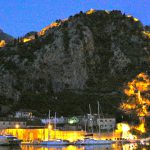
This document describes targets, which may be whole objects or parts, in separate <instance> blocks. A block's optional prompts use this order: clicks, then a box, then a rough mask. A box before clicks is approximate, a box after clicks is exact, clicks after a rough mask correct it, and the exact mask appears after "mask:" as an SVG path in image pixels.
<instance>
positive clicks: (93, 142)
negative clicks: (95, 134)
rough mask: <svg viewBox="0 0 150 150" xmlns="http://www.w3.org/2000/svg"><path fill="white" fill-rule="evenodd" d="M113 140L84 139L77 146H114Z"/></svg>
mask: <svg viewBox="0 0 150 150" xmlns="http://www.w3.org/2000/svg"><path fill="white" fill-rule="evenodd" d="M112 143H113V141H111V140H96V139H92V138H84V139H83V140H77V141H76V142H75V143H74V144H75V145H104V144H112Z"/></svg>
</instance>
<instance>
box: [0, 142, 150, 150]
mask: <svg viewBox="0 0 150 150" xmlns="http://www.w3.org/2000/svg"><path fill="white" fill-rule="evenodd" d="M0 150H150V144H149V143H145V144H142V145H141V144H136V143H133V144H113V145H91V146H78V147H77V146H73V145H70V146H49V147H47V146H29V145H22V146H20V147H7V146H0Z"/></svg>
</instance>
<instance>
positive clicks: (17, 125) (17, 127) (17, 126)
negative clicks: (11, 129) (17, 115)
mask: <svg viewBox="0 0 150 150" xmlns="http://www.w3.org/2000/svg"><path fill="white" fill-rule="evenodd" d="M15 127H16V136H17V137H18V129H19V127H20V126H19V124H18V123H17V124H16V125H15Z"/></svg>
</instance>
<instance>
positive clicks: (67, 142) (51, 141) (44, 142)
mask: <svg viewBox="0 0 150 150" xmlns="http://www.w3.org/2000/svg"><path fill="white" fill-rule="evenodd" d="M40 144H41V145H69V144H70V142H69V141H67V140H61V139H60V140H59V139H57V140H48V141H42V142H41V143H40Z"/></svg>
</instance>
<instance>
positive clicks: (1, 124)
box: [0, 120, 26, 129]
mask: <svg viewBox="0 0 150 150" xmlns="http://www.w3.org/2000/svg"><path fill="white" fill-rule="evenodd" d="M25 127H26V122H24V121H8V120H3V121H0V129H6V128H25Z"/></svg>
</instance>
